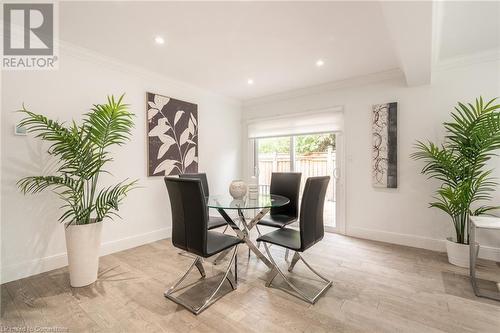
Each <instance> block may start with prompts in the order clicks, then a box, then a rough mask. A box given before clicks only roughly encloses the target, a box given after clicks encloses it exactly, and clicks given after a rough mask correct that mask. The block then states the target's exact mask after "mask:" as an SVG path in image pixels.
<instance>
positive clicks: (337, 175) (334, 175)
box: [333, 168, 340, 180]
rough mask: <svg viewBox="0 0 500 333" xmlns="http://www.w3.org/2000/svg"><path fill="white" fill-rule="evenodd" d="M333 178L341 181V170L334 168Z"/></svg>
mask: <svg viewBox="0 0 500 333" xmlns="http://www.w3.org/2000/svg"><path fill="white" fill-rule="evenodd" d="M333 178H335V180H339V179H340V171H339V168H333Z"/></svg>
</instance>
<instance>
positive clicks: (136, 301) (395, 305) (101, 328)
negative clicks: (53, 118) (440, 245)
mask: <svg viewBox="0 0 500 333" xmlns="http://www.w3.org/2000/svg"><path fill="white" fill-rule="evenodd" d="M272 249H273V253H275V254H276V257H277V258H279V259H281V262H282V263H284V262H283V255H282V252H281V251H282V250H281V249H279V248H277V247H276V248H272ZM304 257H305V258H309V259H310V262H311V263H312V264H314V265H315V267H316V268H318V269H319V270H320V271H321V272H323V273H324V275H326V276H328V277H330V278H331V279H332V280H333V282H334V284H333V287H332V288H331V289H330V290H329V291H328V293H327V294H326V295H325V296H323V297H322V298H321V299H320V300H319V301H318V303H316V304H315V305H314V306H312V305H309V304H307V303H304V302H302V301H301V300H299V299H296V298H294V297H292V296H290V295H288V294H287V293H285V292H283V291H281V290H279V289H276V288H266V287H265V286H264V279H265V278H266V267H265V266H264V264H263V263H261V262H259V261H258V260H257V259H256V257H255V256H252V257H251V258H250V260H248V259H247V252H246V248H244V247H241V248H240V251H239V286H238V289H237V290H236V291H234V292H232V293H229V294H227V295H226V296H224V297H223V298H222V299H221V300H219V301H218V302H217V303H216V304H214V305H213V306H212V307H210V308H208V309H207V310H206V311H205V312H203V313H202V314H201V315H199V316H194V315H192V314H191V313H190V312H188V311H186V310H184V309H183V308H182V307H180V306H178V305H176V304H174V303H173V302H171V301H169V300H167V299H165V298H164V297H163V292H164V290H165V289H166V288H167V287H168V286H170V285H171V284H172V283H173V282H174V281H175V280H176V279H177V278H178V277H179V276H180V275H181V274H182V273H183V272H184V271H185V270H186V269H187V267H188V266H189V265H190V264H191V259H190V258H188V257H186V256H182V255H179V254H178V250H176V249H175V248H174V247H173V246H172V245H171V243H170V241H169V240H162V241H158V242H155V243H151V244H148V245H144V246H140V247H137V248H134V249H130V250H127V251H123V252H120V253H115V254H112V255H108V256H105V257H103V258H101V263H100V274H99V280H98V281H97V282H96V283H95V285H93V286H90V287H85V288H79V289H72V288H70V287H69V283H68V271H67V269H66V268H62V269H58V270H54V271H51V272H47V273H43V274H40V275H37V276H33V277H30V278H26V279H22V280H18V281H14V282H9V283H6V284H4V285H2V286H1V292H2V293H1V299H2V303H1V325H0V326H7V327H8V326H29V327H36V326H39V327H40V326H43V327H54V326H56V327H60V328H67V330H68V331H71V332H89V331H91V332H419V333H420V332H442V331H444V332H496V333H498V332H500V302H494V301H490V300H486V299H481V298H476V297H475V296H474V295H473V293H472V290H471V287H470V283H469V279H468V276H467V270H465V269H461V268H457V267H453V266H451V265H449V264H448V263H447V261H446V255H445V254H444V253H436V252H431V251H426V250H420V249H414V248H408V247H402V246H396V245H389V244H384V243H378V242H372V241H366V240H360V239H354V238H349V237H344V236H339V235H334V234H327V235H326V236H325V239H324V240H323V241H322V242H321V243H319V244H317V245H316V246H314V247H313V248H311V249H310V250H309V251H308V252H306V254H305V256H304ZM223 267H224V263H222V264H221V265H220V266H215V267H213V266H212V265H209V264H206V265H205V269H206V270H207V274H209V275H210V274H217V272H218V271H219V270H220V269H222V268H223ZM192 275H193V277H192V281H194V280H196V279H197V278H198V277H199V276H198V275H197V272H196V271H194V272H193V273H192ZM295 275H297V276H300V277H304V278H305V279H303V278H301V279H300V281H303V282H302V283H305V284H306V285H307V286H308V288H309V289H310V287H311V285H314V283H316V281H315V280H314V279H312V276H311V275H309V274H308V272H307V271H306V270H305V269H304V267H303V265H302V264H301V263H299V264H297V267H296V273H295ZM479 276H480V277H481V278H482V279H485V280H495V281H500V265H498V264H496V263H493V262H486V261H480V266H479ZM211 280H213V279H209V281H211ZM304 281H306V282H304ZM277 282H278V283H277V285H278V286H279V285H281V283H280V282H279V278H277ZM483 285H485V286H486V287H487V288H493V287H495V286H494V284H493V283H487V282H483ZM61 331H64V330H61Z"/></svg>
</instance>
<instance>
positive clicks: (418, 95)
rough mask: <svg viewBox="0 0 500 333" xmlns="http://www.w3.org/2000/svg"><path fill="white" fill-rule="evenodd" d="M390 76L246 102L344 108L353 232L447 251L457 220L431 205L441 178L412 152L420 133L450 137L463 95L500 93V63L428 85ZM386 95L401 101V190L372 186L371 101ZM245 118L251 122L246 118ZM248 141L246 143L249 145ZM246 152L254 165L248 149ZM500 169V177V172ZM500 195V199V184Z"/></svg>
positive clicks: (248, 111)
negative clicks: (424, 169) (430, 174)
mask: <svg viewBox="0 0 500 333" xmlns="http://www.w3.org/2000/svg"><path fill="white" fill-rule="evenodd" d="M383 76H385V77H386V79H385V80H384V81H381V82H375V83H373V82H372V83H369V84H364V85H359V84H360V83H361V82H363V81H364V80H363V79H360V80H352V81H351V82H345V83H343V84H344V85H345V86H346V88H339V86H341V84H336V85H335V87H336V88H335V89H332V85H325V86H324V87H319V88H318V89H314V88H313V89H311V88H309V89H306V90H303V91H295V92H291V93H288V94H280V95H277V96H270V97H267V98H261V99H257V100H250V101H247V102H245V104H244V106H243V118H244V120H245V119H253V118H258V117H268V116H271V115H281V114H286V113H294V112H304V111H306V110H315V109H325V108H328V107H332V106H341V107H343V108H344V112H345V117H344V119H345V136H344V137H345V154H346V169H347V170H346V175H345V176H346V179H345V181H346V218H345V219H346V232H347V234H348V235H353V236H358V237H362V238H369V239H375V240H381V241H387V242H393V243H399V244H404V245H410V246H416V247H423V248H428V249H434V250H444V242H443V240H444V239H445V238H446V237H448V236H450V235H452V232H453V229H452V224H451V223H450V222H449V219H448V218H447V216H446V215H444V214H442V213H440V212H438V211H437V210H435V209H429V208H428V202H429V200H430V198H431V196H432V195H433V191H434V189H435V188H436V186H437V184H436V183H435V182H432V181H427V180H426V177H425V176H422V175H420V174H419V172H420V169H421V166H422V163H421V162H415V161H413V160H411V159H410V158H409V155H410V154H411V153H412V152H413V151H414V149H413V144H414V143H415V140H417V139H430V140H433V141H437V140H440V139H442V137H443V134H444V131H443V128H442V122H443V121H445V120H447V119H449V113H450V111H451V110H452V108H453V106H454V105H455V104H456V102H457V101H464V102H467V101H472V100H473V99H474V98H475V97H477V96H480V95H482V96H484V97H485V98H493V97H496V96H500V65H499V63H498V62H487V63H481V64H475V65H469V66H466V67H461V68H456V69H449V70H446V71H439V72H435V73H434V74H433V83H432V84H431V85H426V86H420V87H407V86H406V83H405V80H404V78H403V77H402V76H398V77H395V75H393V74H391V73H389V74H383V75H381V77H383ZM391 77H392V78H391ZM371 80H373V78H371ZM353 84H354V85H356V86H353ZM385 102H398V164H399V165H398V177H399V179H398V188H397V189H375V188H373V187H372V185H371V125H370V121H371V114H370V112H371V106H372V105H373V104H378V103H385ZM243 124H244V126H245V121H244V122H243ZM247 146H248V145H246V144H245V143H244V142H243V144H242V147H243V148H244V149H246V147H247ZM243 156H244V158H245V161H244V162H243V163H244V165H246V164H248V159H247V157H248V154H246V153H244V154H243ZM498 166H500V160H498V159H497V160H496V161H495V164H494V166H493V167H495V168H498ZM245 170H247V168H245ZM497 175H498V176H500V171H497ZM246 176H248V171H247V175H246ZM499 190H500V187H499ZM496 199H500V191H499V192H498V194H497V198H496ZM495 201H496V202H495V204H498V200H495ZM479 236H480V237H481V234H480V235H479ZM483 236H484V235H483ZM483 242H484V244H486V245H488V246H490V248H487V247H486V248H483V249H482V250H481V255H482V256H485V257H489V258H495V259H497V260H500V251H498V249H494V248H491V246H495V247H500V235H498V237H496V238H495V237H493V238H491V239H485V237H483Z"/></svg>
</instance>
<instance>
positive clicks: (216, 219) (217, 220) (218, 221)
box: [179, 173, 227, 232]
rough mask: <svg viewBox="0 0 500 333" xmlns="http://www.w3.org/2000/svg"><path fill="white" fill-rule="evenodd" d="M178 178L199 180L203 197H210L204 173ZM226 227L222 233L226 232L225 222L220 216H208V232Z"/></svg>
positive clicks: (181, 175)
mask: <svg viewBox="0 0 500 333" xmlns="http://www.w3.org/2000/svg"><path fill="white" fill-rule="evenodd" d="M179 177H180V178H189V179H200V180H201V186H202V188H203V193H204V195H205V197H209V196H210V191H209V189H208V179H207V174H206V173H183V174H180V175H179ZM207 210H208V208H207ZM224 226H225V227H226V228H225V229H224V231H223V232H225V231H226V230H227V222H226V220H224V219H223V218H222V217H221V216H210V215H209V214H208V224H207V227H208V230H212V229H217V228H220V227H224Z"/></svg>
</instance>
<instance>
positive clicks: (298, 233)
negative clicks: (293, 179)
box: [257, 176, 332, 304]
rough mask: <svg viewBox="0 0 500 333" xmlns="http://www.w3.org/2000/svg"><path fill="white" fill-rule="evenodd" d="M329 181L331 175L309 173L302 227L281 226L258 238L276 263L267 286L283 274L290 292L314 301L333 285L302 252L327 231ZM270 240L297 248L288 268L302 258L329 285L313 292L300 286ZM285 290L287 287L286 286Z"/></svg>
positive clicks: (294, 249)
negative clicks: (279, 262)
mask: <svg viewBox="0 0 500 333" xmlns="http://www.w3.org/2000/svg"><path fill="white" fill-rule="evenodd" d="M329 181H330V177H329V176H325V177H310V178H308V179H307V181H306V184H305V187H304V192H303V194H302V203H301V206H300V218H299V230H295V229H291V228H280V229H278V230H275V231H272V232H270V233H267V234H265V235H263V236H260V237H259V238H258V239H257V241H260V242H263V243H264V247H265V248H266V252H267V254H268V256H269V259H270V260H271V262H272V263H273V264H274V266H275V268H274V272H272V273H271V274H270V276H269V279H268V280H267V282H266V287H270V286H271V283H272V282H273V280H274V278H275V277H276V275H278V274H279V275H281V277H282V278H283V279H284V280H285V282H286V283H287V284H288V285H289V286H290V287H291V288H292V289H293V290H294V291H295V292H296V294H295V293H291V294H292V295H294V296H297V297H299V298H301V299H303V300H305V301H307V302H309V303H311V304H314V303H315V302H316V301H317V299H318V298H319V297H320V296H321V295H322V294H324V293H325V292H326V291H327V290H328V288H330V287H331V285H332V281H330V280H328V279H327V278H325V277H324V276H322V275H321V274H320V273H318V272H317V271H316V270H314V269H313V268H312V267H311V265H309V264H308V263H307V262H306V261H305V260H304V258H303V257H302V256H301V255H300V253H302V252H304V251H305V250H307V249H308V248H310V247H311V246H313V245H314V244H316V243H317V242H319V241H320V240H321V239H323V235H324V227H323V208H324V203H325V195H326V190H327V188H328V183H329ZM268 244H274V245H277V246H281V247H284V248H285V249H289V250H291V251H295V254H294V256H293V258H292V262H291V263H290V266H289V268H288V271H289V272H292V270H293V268H294V267H295V265H296V264H297V262H298V261H299V259H300V260H302V262H304V264H305V265H306V267H307V268H309V269H310V270H311V271H312V272H313V273H314V274H316V275H317V276H318V277H320V278H321V279H322V280H323V281H325V282H326V285H325V286H324V287H323V288H322V289H321V290H320V291H319V292H318V293H317V294H316V295H314V296H312V297H310V296H307V295H306V294H305V293H304V292H303V291H301V290H300V289H299V288H297V287H296V286H295V285H294V284H293V283H292V282H291V281H290V280H289V279H288V278H287V277H286V276H285V274H284V273H283V271H282V270H281V269H280V268H279V267H278V265H277V264H276V262H275V260H274V258H273V257H272V255H271V252H270V250H269V246H268ZM285 291H286V290H285Z"/></svg>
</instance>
